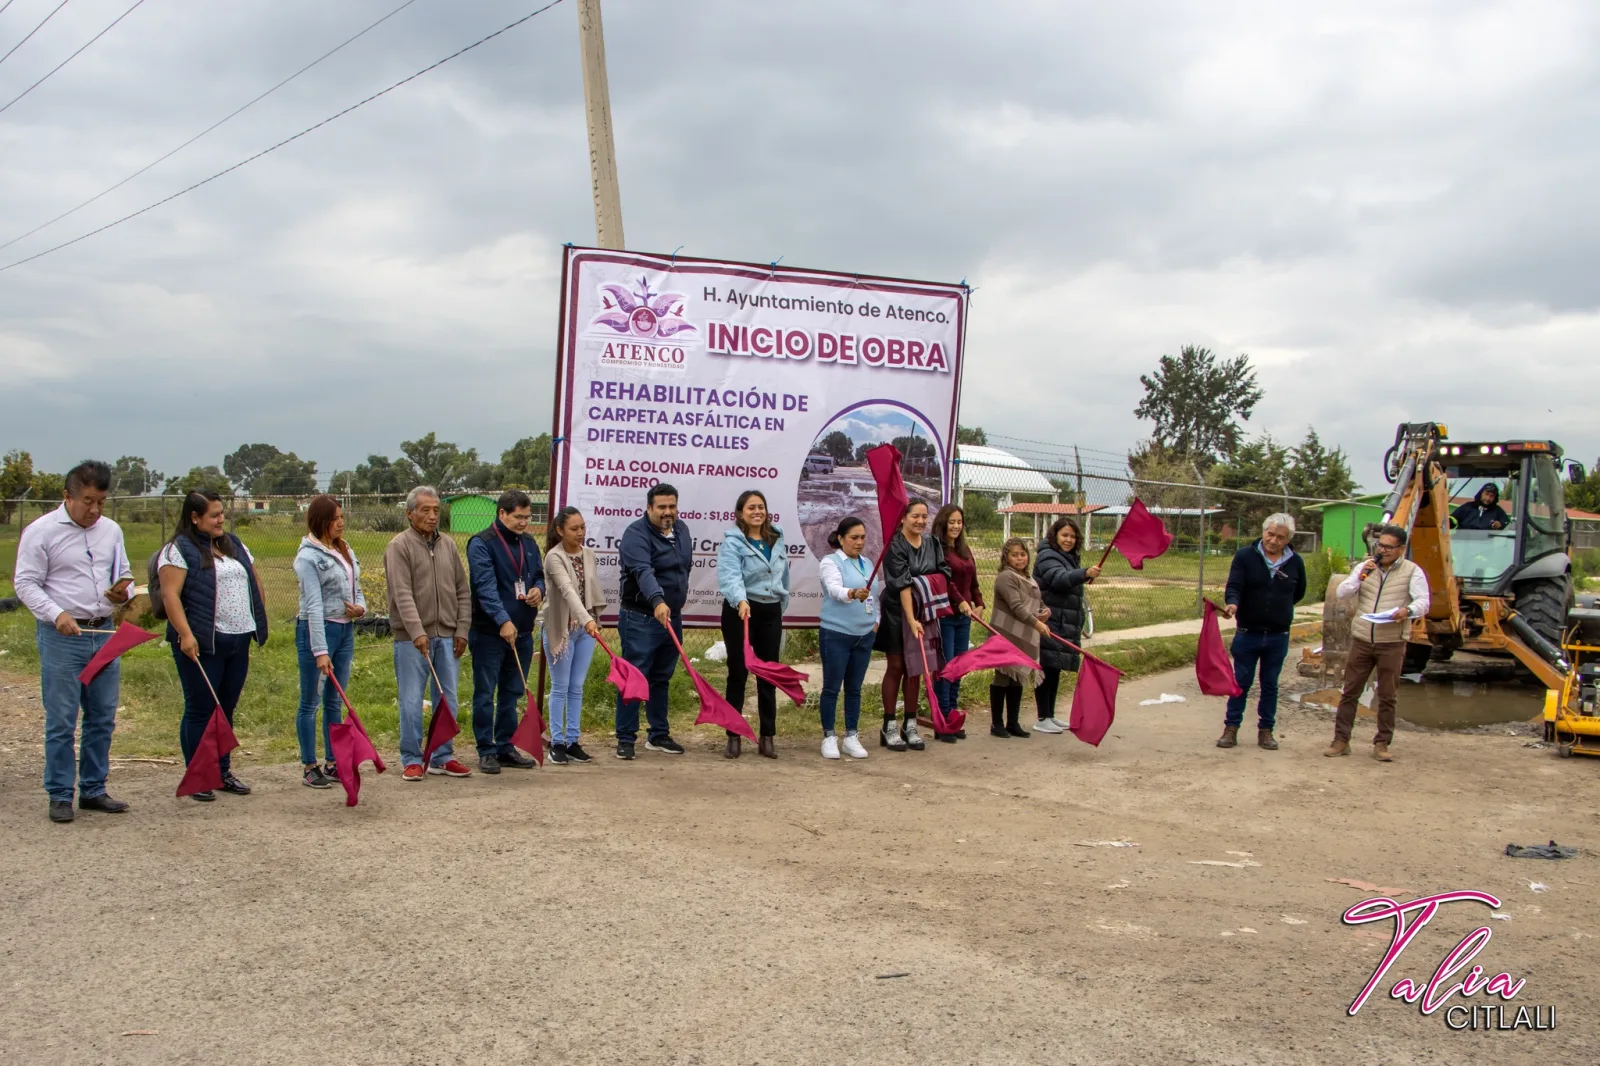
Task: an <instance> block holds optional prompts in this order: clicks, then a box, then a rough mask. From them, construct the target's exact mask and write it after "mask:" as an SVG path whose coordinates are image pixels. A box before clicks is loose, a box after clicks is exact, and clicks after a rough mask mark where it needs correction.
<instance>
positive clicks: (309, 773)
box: [300, 763, 333, 788]
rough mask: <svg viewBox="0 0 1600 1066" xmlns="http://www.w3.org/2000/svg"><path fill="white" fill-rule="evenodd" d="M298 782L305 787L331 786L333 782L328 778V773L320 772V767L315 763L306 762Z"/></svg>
mask: <svg viewBox="0 0 1600 1066" xmlns="http://www.w3.org/2000/svg"><path fill="white" fill-rule="evenodd" d="M300 783H301V784H302V785H304V786H306V787H307V788H332V787H333V782H332V781H329V780H328V775H327V774H325V773H323V772H322V767H320V766H318V765H317V764H316V763H307V764H306V767H305V772H304V773H303V774H301V775H300Z"/></svg>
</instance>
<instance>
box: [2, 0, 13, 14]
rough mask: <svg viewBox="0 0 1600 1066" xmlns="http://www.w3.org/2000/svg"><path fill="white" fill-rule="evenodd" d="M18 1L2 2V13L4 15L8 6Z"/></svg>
mask: <svg viewBox="0 0 1600 1066" xmlns="http://www.w3.org/2000/svg"><path fill="white" fill-rule="evenodd" d="M16 2H17V0H6V2H5V3H3V4H0V15H4V14H5V13H6V8H8V7H10V6H11V5H12V4H14V3H16Z"/></svg>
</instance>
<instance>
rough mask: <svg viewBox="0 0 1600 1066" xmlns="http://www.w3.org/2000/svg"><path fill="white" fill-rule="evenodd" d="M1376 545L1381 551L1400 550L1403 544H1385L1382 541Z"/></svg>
mask: <svg viewBox="0 0 1600 1066" xmlns="http://www.w3.org/2000/svg"><path fill="white" fill-rule="evenodd" d="M1376 547H1377V549H1378V550H1379V551H1381V552H1397V551H1399V550H1400V548H1401V545H1399V544H1384V543H1382V542H1379V543H1378V544H1377V546H1376Z"/></svg>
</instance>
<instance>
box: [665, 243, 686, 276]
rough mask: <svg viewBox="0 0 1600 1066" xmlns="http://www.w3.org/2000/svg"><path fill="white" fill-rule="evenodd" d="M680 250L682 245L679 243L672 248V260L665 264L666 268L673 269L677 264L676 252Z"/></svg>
mask: <svg viewBox="0 0 1600 1066" xmlns="http://www.w3.org/2000/svg"><path fill="white" fill-rule="evenodd" d="M681 251H683V245H681V244H680V245H678V246H677V247H676V248H674V249H673V250H672V262H670V263H668V264H667V269H668V270H674V269H676V268H677V266H678V253H679V252H681Z"/></svg>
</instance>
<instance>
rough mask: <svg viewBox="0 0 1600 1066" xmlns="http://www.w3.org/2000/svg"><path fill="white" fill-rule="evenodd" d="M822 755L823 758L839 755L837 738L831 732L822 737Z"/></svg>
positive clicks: (832, 757)
mask: <svg viewBox="0 0 1600 1066" xmlns="http://www.w3.org/2000/svg"><path fill="white" fill-rule="evenodd" d="M822 757H823V758H824V759H837V758H838V757H839V738H838V737H836V736H834V735H832V734H831V733H830V734H829V735H828V736H825V737H823V738H822Z"/></svg>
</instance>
